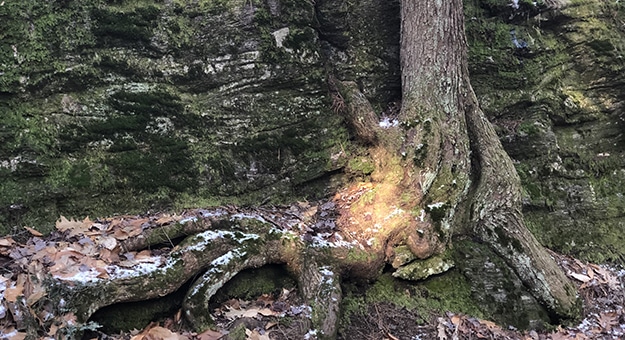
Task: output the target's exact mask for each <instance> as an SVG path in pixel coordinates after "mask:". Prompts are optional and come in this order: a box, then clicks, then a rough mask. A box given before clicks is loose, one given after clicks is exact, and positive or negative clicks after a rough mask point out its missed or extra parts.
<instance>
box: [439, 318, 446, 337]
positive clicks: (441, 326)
mask: <svg viewBox="0 0 625 340" xmlns="http://www.w3.org/2000/svg"><path fill="white" fill-rule="evenodd" d="M445 328H446V327H445V324H443V318H438V325H437V326H436V330H437V331H438V333H437V337H438V340H447V334H446V333H445Z"/></svg>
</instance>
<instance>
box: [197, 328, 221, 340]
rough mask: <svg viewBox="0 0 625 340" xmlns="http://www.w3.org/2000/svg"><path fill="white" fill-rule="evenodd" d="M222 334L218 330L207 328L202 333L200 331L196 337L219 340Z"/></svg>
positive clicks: (201, 339) (200, 339)
mask: <svg viewBox="0 0 625 340" xmlns="http://www.w3.org/2000/svg"><path fill="white" fill-rule="evenodd" d="M223 336H224V335H223V334H221V333H220V332H216V331H214V330H212V329H209V330H207V331H205V332H203V333H200V334H198V335H197V338H198V339H199V340H219V339H221V338H223Z"/></svg>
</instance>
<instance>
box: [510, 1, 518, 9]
mask: <svg viewBox="0 0 625 340" xmlns="http://www.w3.org/2000/svg"><path fill="white" fill-rule="evenodd" d="M510 6H512V8H514V9H519V7H520V6H519V0H512V3H511V4H510Z"/></svg>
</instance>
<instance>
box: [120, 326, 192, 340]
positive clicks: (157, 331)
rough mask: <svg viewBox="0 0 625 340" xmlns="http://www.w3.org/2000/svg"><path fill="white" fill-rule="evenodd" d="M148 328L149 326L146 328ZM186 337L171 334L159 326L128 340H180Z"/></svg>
mask: <svg viewBox="0 0 625 340" xmlns="http://www.w3.org/2000/svg"><path fill="white" fill-rule="evenodd" d="M148 327H149V326H148ZM182 339H186V337H184V336H181V335H178V334H176V333H173V332H172V331H170V330H169V329H167V328H163V327H160V326H156V327H152V328H149V329H146V330H144V331H143V332H141V333H139V334H137V335H135V336H133V337H132V338H130V340H182Z"/></svg>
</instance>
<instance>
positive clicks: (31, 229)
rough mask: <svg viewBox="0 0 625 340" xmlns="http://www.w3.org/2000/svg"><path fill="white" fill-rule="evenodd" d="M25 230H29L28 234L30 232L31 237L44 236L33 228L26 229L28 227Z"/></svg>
mask: <svg viewBox="0 0 625 340" xmlns="http://www.w3.org/2000/svg"><path fill="white" fill-rule="evenodd" d="M24 229H26V230H28V232H29V233H30V234H31V235H33V236H37V237H41V236H43V234H42V233H40V232H38V231H37V230H35V229H33V228H31V227H26V226H24Z"/></svg>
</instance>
